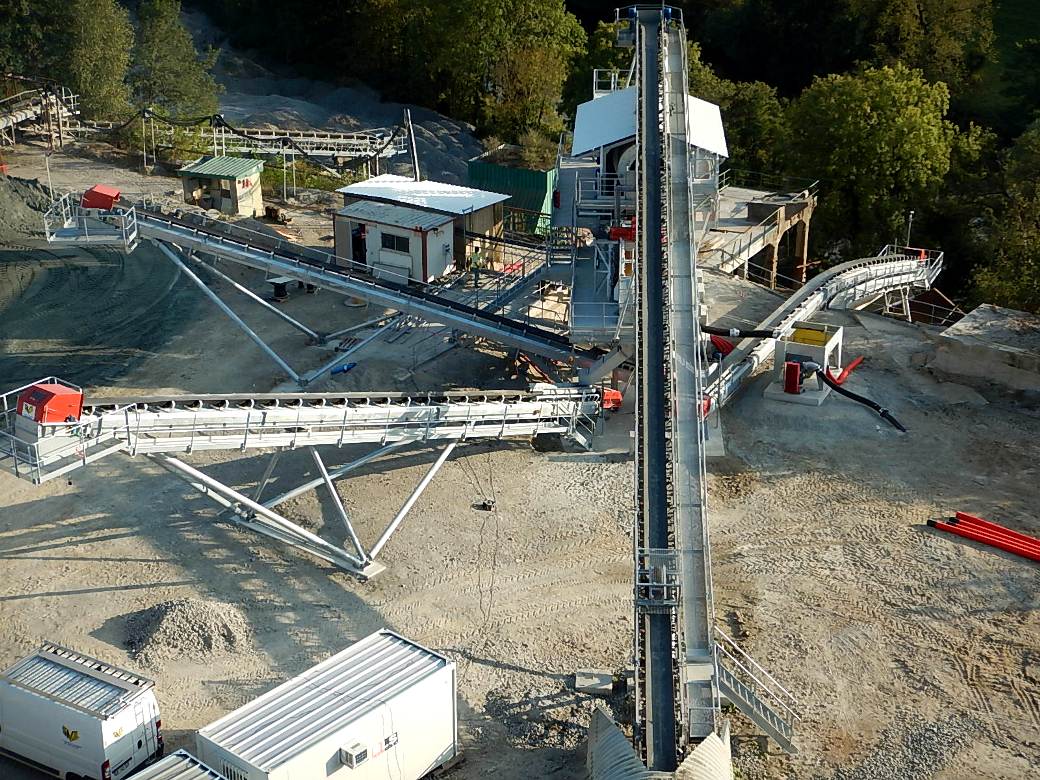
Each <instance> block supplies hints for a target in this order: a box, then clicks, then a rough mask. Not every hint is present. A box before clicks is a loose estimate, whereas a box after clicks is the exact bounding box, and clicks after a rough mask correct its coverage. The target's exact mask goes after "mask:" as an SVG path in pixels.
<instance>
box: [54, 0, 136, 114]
mask: <svg viewBox="0 0 1040 780" xmlns="http://www.w3.org/2000/svg"><path fill="white" fill-rule="evenodd" d="M66 13H67V16H66V17H65V23H66V25H67V28H66V30H65V31H64V36H63V37H64V43H65V46H64V52H65V57H64V60H63V62H62V64H61V66H60V68H59V72H60V75H59V76H58V80H59V81H61V82H62V83H63V84H64V85H65V86H67V87H69V88H70V89H71V90H72V91H73V92H76V93H78V94H79V96H80V110H81V111H82V113H83V115H84V116H85V117H87V118H93V119H119V118H122V117H124V116H126V113H127V110H128V108H129V105H130V101H129V96H130V93H129V89H128V87H127V84H126V76H127V72H128V71H129V68H130V52H131V51H132V50H133V45H134V31H133V28H132V27H131V26H130V16H129V14H127V12H126V9H124V8H123V7H122V6H121V5H119V4H118V3H117V2H116V0H71V2H70V3H69V4H68V6H67V7H66Z"/></svg>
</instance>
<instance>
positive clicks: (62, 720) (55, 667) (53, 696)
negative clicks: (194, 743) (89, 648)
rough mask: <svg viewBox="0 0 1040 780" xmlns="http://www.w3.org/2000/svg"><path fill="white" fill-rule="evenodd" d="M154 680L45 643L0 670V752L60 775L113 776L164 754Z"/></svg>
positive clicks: (95, 779)
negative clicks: (0, 672) (2, 671)
mask: <svg viewBox="0 0 1040 780" xmlns="http://www.w3.org/2000/svg"><path fill="white" fill-rule="evenodd" d="M154 685H155V683H153V682H152V681H151V680H146V679H144V678H143V677H140V676H138V675H136V674H134V673H133V672H128V671H126V670H125V669H119V668H117V667H115V666H111V665H110V664H106V663H105V662H103V661H99V660H97V659H96V658H90V657H89V656H85V655H82V654H80V653H77V652H75V651H73V650H68V649H66V648H64V647H61V646H60V645H55V644H50V643H48V644H45V645H44V646H43V647H41V648H40V649H39V650H38V651H37V652H35V653H33V654H32V655H30V656H27V657H25V658H23V659H22V660H21V661H19V662H18V663H16V664H15V665H14V666H12V667H11V668H10V669H8V670H7V671H5V672H4V673H3V674H0V755H4V756H7V757H8V758H12V759H14V760H15V761H20V762H21V763H23V764H27V765H28V766H31V767H33V768H35V769H38V770H40V771H41V772H45V773H46V774H48V775H51V776H52V777H57V778H60V780H119V778H122V777H126V776H127V775H129V774H130V773H131V772H133V771H134V770H135V769H138V768H139V767H141V766H142V765H144V764H145V763H147V762H149V761H151V760H152V759H154V758H156V757H158V756H161V755H162V752H163V738H162V731H161V728H162V721H161V720H160V719H159V703H158V702H157V701H156V699H155V693H154V691H153V690H152V688H153V687H154Z"/></svg>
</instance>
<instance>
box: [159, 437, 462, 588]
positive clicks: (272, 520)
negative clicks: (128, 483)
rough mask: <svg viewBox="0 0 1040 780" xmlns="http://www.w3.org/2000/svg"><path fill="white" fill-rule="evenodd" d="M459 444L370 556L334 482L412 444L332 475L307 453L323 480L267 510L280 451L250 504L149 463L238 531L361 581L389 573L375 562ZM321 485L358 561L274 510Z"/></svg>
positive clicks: (203, 480)
mask: <svg viewBox="0 0 1040 780" xmlns="http://www.w3.org/2000/svg"><path fill="white" fill-rule="evenodd" d="M460 441H461V439H452V440H450V441H449V442H448V443H447V445H446V446H445V447H444V448H443V449H442V450H441V452H440V454H439V455H438V456H437V459H436V460H435V461H434V462H433V464H431V466H430V468H429V469H428V470H427V472H426V474H425V475H424V476H423V478H422V479H421V480H420V481H419V484H418V485H416V486H415V489H414V490H413V491H412V492H411V494H410V495H409V496H408V498H407V499H406V500H405V502H404V504H403V505H402V506H401V508H400V510H398V512H397V514H396V515H394V518H393V519H392V520H391V521H390V522H389V524H387V526H386V528H385V529H384V530H383V532H382V534H380V536H379V539H378V540H377V541H376V543H375V544H374V545H373V546H372V549H371V550H369V551H367V552H366V551H365V548H364V545H363V544H362V542H361V539H360V538H359V537H358V534H357V531H356V530H355V529H354V526H353V524H352V523H351V521H350V515H349V513H348V512H347V510H346V507H345V506H344V505H343V501H342V499H341V498H340V496H339V493H338V492H337V490H336V485H335V480H336V479H338V478H339V477H342V476H343V475H344V474H347V473H349V472H350V471H353V470H355V469H357V468H359V467H360V466H363V465H364V464H366V463H370V462H372V461H373V460H375V459H376V458H378V457H380V456H382V455H384V454H386V453H388V452H390V451H392V450H394V449H397V448H399V447H401V446H402V445H404V444H410V443H412V442H411V441H398V442H393V443H391V444H387V445H384V446H382V447H378V448H376V449H375V450H373V451H372V452H369V453H367V454H365V455H363V456H361V457H360V458H357V459H355V460H353V461H351V462H350V463H347V464H345V465H343V466H339V467H338V468H335V469H333V470H332V471H329V469H328V467H327V466H326V465H325V462H324V461H323V460H322V458H321V455H320V454H319V453H318V450H317V448H315V447H308V449H309V450H310V451H311V456H312V458H313V459H314V464H315V466H316V467H317V469H318V472H319V474H320V476H319V477H317V478H316V479H311V480H309V481H307V482H305V483H303V484H302V485H299V486H297V487H295V488H293V489H292V490H289V491H286V492H285V493H282V494H281V495H279V496H276V497H275V498H272V499H269V500H268V501H266V502H264V503H263V504H261V503H259V500H260V495H261V494H262V492H263V490H264V488H265V487H266V485H267V484H268V482H270V479H271V476H272V474H273V472H274V469H275V467H276V465H277V463H278V459H279V455H280V453H281V451H280V450H276V451H275V452H274V453H272V456H271V458H270V460H268V462H267V466H266V467H265V469H264V474H263V477H262V478H261V480H260V483H259V484H258V485H257V488H256V491H255V492H254V495H253V497H252V498H250V497H248V496H246V495H245V494H244V493H243V492H241V491H239V490H236V489H234V488H232V487H230V486H228V485H225V484H224V483H222V482H220V481H219V480H217V479H214V478H213V477H211V476H209V475H207V474H204V473H203V472H202V471H200V470H199V469H197V468H195V467H193V466H190V465H188V464H187V463H185V462H184V461H182V460H180V459H179V458H175V457H172V456H170V455H165V454H160V453H154V454H149V455H147V456H146V457H148V458H150V459H151V460H152V461H154V462H155V463H156V464H158V465H159V466H161V467H162V468H163V469H165V470H166V471H169V472H170V473H172V474H174V475H176V476H177V477H179V478H181V479H183V480H184V481H185V482H187V483H188V484H189V485H191V486H192V487H193V488H195V489H196V490H197V491H198V492H199V493H201V494H203V495H204V496H206V497H208V498H209V499H211V500H212V501H214V502H215V503H217V504H219V505H220V506H221V507H223V508H224V509H225V510H227V512H226V513H224V515H223V516H224V517H226V518H227V519H229V520H230V521H231V522H232V523H234V524H235V525H238V526H241V527H243V528H247V529H249V530H251V531H256V532H257V533H260V534H263V535H264V536H267V537H269V538H271V539H274V540H276V541H279V542H281V543H283V544H287V545H289V546H291V547H295V548H296V549H298V550H302V551H303V552H306V553H309V554H311V555H314V556H315V557H318V558H321V559H322V560H325V561H328V562H329V563H332V564H335V565H336V566H338V567H340V568H341V569H344V570H346V571H349V572H350V573H352V574H355V575H357V576H359V577H361V578H362V579H370V578H371V577H374V576H376V575H377V574H379V573H381V572H382V571H383V570H384V569H385V567H384V566H383V565H382V564H380V563H377V562H376V560H375V558H376V556H377V555H378V554H379V552H380V551H381V550H382V549H383V547H384V546H385V545H386V543H387V542H388V541H390V538H391V537H392V536H393V534H394V533H395V532H396V531H397V530H398V528H399V527H400V525H401V523H402V522H403V521H404V519H405V517H406V516H407V515H408V512H409V511H411V509H412V507H413V506H415V503H416V502H417V501H418V500H419V498H420V496H422V494H423V492H424V491H425V490H426V488H427V487H428V486H429V484H430V483H431V482H432V481H433V478H434V477H435V476H436V475H437V473H438V472H439V471H440V469H441V467H442V466H443V465H444V464H445V462H447V460H448V457H449V456H450V455H451V453H452V452H454V450H455V447H456V446H458V444H459V442H460ZM322 484H324V485H325V486H326V488H328V491H329V495H330V497H331V499H332V503H333V506H334V507H335V510H336V514H337V515H338V516H339V518H340V520H341V521H342V523H343V525H344V527H345V529H346V532H347V536H348V539H349V541H350V544H351V545H352V546H353V548H354V550H355V551H356V555H352V554H350V553H348V552H347V551H345V550H343V549H342V548H340V547H337V546H336V545H335V544H333V543H331V542H328V541H326V540H324V539H322V538H321V537H320V536H318V535H317V534H314V533H312V532H310V531H308V530H307V529H305V528H303V527H302V526H299V525H297V524H296V523H294V522H292V521H291V520H289V519H287V518H286V517H284V516H283V515H281V514H279V513H277V512H275V511H274V510H273V509H272V508H271V507H273V506H276V505H278V504H280V503H283V502H285V501H287V500H288V499H290V498H293V497H295V496H298V495H301V494H302V493H305V492H307V491H309V490H312V489H313V488H316V487H318V486H319V485H322Z"/></svg>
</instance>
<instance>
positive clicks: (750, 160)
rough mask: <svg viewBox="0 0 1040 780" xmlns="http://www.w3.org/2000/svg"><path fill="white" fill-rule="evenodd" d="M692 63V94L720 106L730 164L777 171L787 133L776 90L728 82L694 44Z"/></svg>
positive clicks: (691, 53)
mask: <svg viewBox="0 0 1040 780" xmlns="http://www.w3.org/2000/svg"><path fill="white" fill-rule="evenodd" d="M687 59H688V64H689V71H690V75H689V78H690V94H692V95H694V96H695V97H699V98H701V99H702V100H707V101H710V102H712V103H717V104H718V106H719V109H720V110H721V112H722V121H723V124H724V126H725V128H726V141H727V145H728V146H729V161H730V164H731V165H733V166H734V167H737V168H748V169H751V170H756V171H773V170H774V169H776V168H777V166H778V162H777V159H776V155H777V151H778V148H779V145H780V143H781V140H782V138H783V134H784V109H783V106H782V104H781V103H780V100H779V98H778V97H777V95H776V90H775V89H773V87H771V86H769V85H768V84H764V83H763V82H761V81H751V82H737V81H728V80H727V79H723V78H719V77H718V76H717V75H715V71H713V70H712V69H711V67H710V66H709V65H707V64H706V63H705V62H704V61H703V60H702V59H701V50H700V46H699V45H698V44H696V43H691V44H690V47H689V55H688V58H687Z"/></svg>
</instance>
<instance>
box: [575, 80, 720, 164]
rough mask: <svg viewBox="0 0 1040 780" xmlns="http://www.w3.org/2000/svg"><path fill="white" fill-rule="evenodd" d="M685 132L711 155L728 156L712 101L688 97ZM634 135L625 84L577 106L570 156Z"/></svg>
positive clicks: (631, 93) (631, 99)
mask: <svg viewBox="0 0 1040 780" xmlns="http://www.w3.org/2000/svg"><path fill="white" fill-rule="evenodd" d="M688 99H689V108H688V110H687V112H686V134H687V136H688V138H689V141H690V145H691V146H696V147H698V148H699V149H705V150H707V151H709V152H712V153H714V154H719V155H722V156H723V157H728V156H729V148H728V147H727V146H726V131H725V130H724V129H723V126H722V112H721V111H720V110H719V107H718V106H717V105H715V104H714V103H709V102H708V101H707V100H701V99H700V98H695V97H693V96H692V95H690V96H688ZM635 134H636V88H635V87H628V88H627V89H619V90H618V91H616V92H611V93H610V94H607V95H603V96H602V97H598V98H596V99H595V100H590V101H588V102H587V103H582V104H581V105H580V106H578V113H577V116H576V117H575V120H574V142H573V143H572V144H571V154H572V155H574V156H578V155H582V154H588V153H589V152H591V151H593V150H595V149H598V148H600V147H601V146H609V145H610V144H614V143H617V142H618V141H624V140H625V139H626V138H634V137H635Z"/></svg>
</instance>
